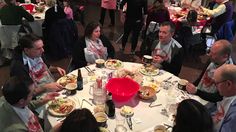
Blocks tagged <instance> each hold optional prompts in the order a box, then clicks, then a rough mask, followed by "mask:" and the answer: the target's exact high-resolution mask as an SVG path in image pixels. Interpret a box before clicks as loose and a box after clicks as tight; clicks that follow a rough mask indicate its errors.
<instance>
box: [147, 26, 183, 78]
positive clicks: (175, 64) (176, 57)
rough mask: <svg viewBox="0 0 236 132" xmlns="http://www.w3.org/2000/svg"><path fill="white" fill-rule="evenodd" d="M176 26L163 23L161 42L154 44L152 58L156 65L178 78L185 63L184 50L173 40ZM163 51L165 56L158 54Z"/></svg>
mask: <svg viewBox="0 0 236 132" xmlns="http://www.w3.org/2000/svg"><path fill="white" fill-rule="evenodd" d="M174 33H175V25H174V24H173V23H171V22H163V23H162V24H161V25H160V29H159V40H157V41H154V42H153V44H152V48H151V49H152V56H154V58H153V63H154V65H157V66H158V65H160V68H162V69H164V70H166V71H168V72H170V73H172V74H174V75H176V76H178V75H179V73H180V70H181V67H182V62H183V48H182V46H181V45H180V44H179V43H178V42H177V41H176V40H175V39H173V38H172V37H173V35H174ZM159 51H163V52H162V53H164V54H165V55H164V56H163V55H160V54H159V53H158V52H159Z"/></svg>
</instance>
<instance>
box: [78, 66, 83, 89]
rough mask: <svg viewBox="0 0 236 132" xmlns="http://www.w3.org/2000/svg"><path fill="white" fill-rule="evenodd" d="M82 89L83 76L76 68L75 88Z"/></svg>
mask: <svg viewBox="0 0 236 132" xmlns="http://www.w3.org/2000/svg"><path fill="white" fill-rule="evenodd" d="M82 89H83V78H82V75H81V70H80V69H78V76H77V90H82Z"/></svg>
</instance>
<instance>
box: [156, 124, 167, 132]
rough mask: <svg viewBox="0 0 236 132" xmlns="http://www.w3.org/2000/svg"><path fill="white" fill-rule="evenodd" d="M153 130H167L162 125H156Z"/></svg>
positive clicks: (164, 131)
mask: <svg viewBox="0 0 236 132" xmlns="http://www.w3.org/2000/svg"><path fill="white" fill-rule="evenodd" d="M154 132H167V129H166V127H165V126H163V125H158V126H156V127H155V128H154Z"/></svg>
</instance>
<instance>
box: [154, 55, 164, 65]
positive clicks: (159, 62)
mask: <svg viewBox="0 0 236 132" xmlns="http://www.w3.org/2000/svg"><path fill="white" fill-rule="evenodd" d="M163 61H164V59H163V58H162V57H160V56H157V55H155V56H154V57H153V62H154V63H158V64H161V63H162V62H163Z"/></svg>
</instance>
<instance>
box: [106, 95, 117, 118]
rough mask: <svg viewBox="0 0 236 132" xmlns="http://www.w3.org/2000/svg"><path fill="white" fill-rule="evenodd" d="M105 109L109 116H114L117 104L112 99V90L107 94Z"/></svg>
mask: <svg viewBox="0 0 236 132" xmlns="http://www.w3.org/2000/svg"><path fill="white" fill-rule="evenodd" d="M105 110H106V114H107V116H108V117H114V115H115V110H116V109H115V104H114V102H113V101H112V94H111V93H110V92H109V93H108V96H107V101H106V106H105Z"/></svg>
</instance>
